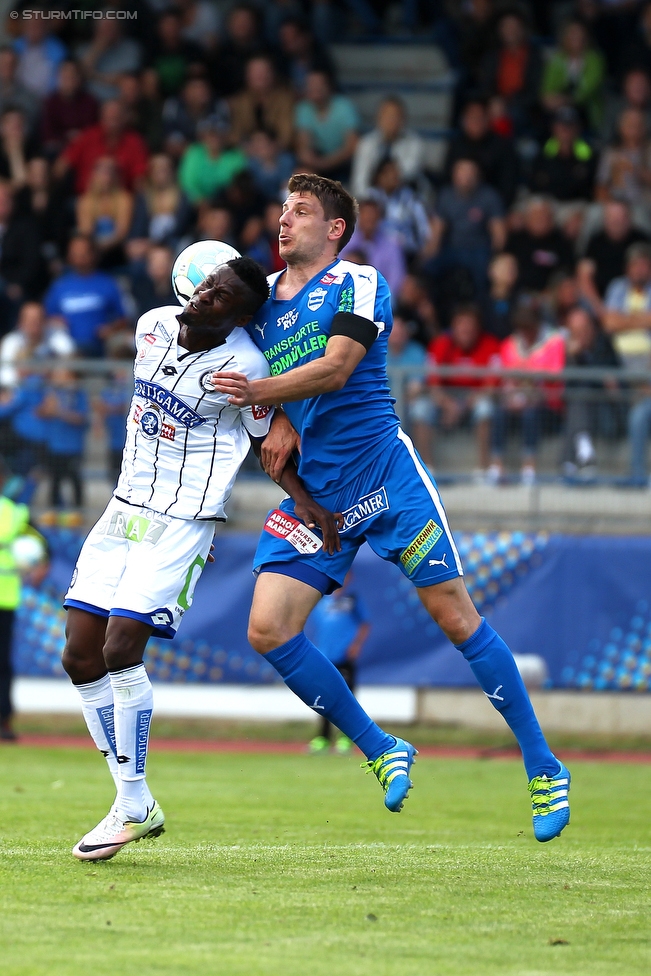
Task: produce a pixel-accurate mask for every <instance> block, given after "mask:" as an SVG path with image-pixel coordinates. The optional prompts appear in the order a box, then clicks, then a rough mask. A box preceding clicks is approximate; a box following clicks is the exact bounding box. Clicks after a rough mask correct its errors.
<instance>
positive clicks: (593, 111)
mask: <svg viewBox="0 0 651 976" xmlns="http://www.w3.org/2000/svg"><path fill="white" fill-rule="evenodd" d="M605 69H606V66H605V62H604V59H603V55H602V54H601V52H600V51H597V50H596V49H595V48H594V47H592V44H591V40H590V37H589V35H588V31H587V28H586V26H585V24H584V23H583V21H581V20H577V19H575V20H569V21H568V22H567V23H566V24H565V25H564V26H563V28H562V30H561V32H560V38H559V46H558V48H557V49H556V50H555V51H554V53H553V54H552V56H551V58H550V59H549V61H548V62H547V64H546V66H545V69H544V72H543V80H542V89H541V90H542V101H543V105H544V106H545V108H546V109H547V111H548V112H556V111H558V109H559V108H561V107H562V106H564V105H573V106H574V107H575V108H576V109H578V110H579V111H580V112H582V113H583V116H584V118H585V121H586V123H587V124H588V126H589V127H590V128H591V129H592V130H593V131H594V132H598V131H599V128H600V126H601V123H602V120H603V88H604V76H605Z"/></svg>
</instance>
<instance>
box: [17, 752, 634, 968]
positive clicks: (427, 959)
mask: <svg viewBox="0 0 651 976" xmlns="http://www.w3.org/2000/svg"><path fill="white" fill-rule="evenodd" d="M414 773H415V777H414V778H415V780H416V784H417V788H416V790H415V791H414V792H413V793H412V796H411V798H410V800H409V801H408V803H407V805H406V808H405V810H404V811H403V813H402V814H400V815H399V816H395V815H391V814H389V813H387V812H386V811H385V810H384V807H383V806H382V800H381V791H380V788H379V786H378V784H377V782H375V780H374V778H372V777H371V776H369V777H364V776H363V774H362V772H361V770H360V769H359V768H358V765H357V761H356V760H354V759H339V758H337V757H325V758H324V757H318V758H310V757H308V756H296V755H272V756H257V755H242V756H240V755H218V754H201V753H184V754H170V753H159V754H156V753H154V754H153V756H152V758H151V760H150V782H151V785H152V788H153V789H154V792H155V795H156V796H157V797H158V799H159V800H160V802H161V804H162V806H163V808H164V809H165V811H166V814H167V822H168V830H167V833H166V834H164V835H163V837H161V838H160V839H159V840H156V841H143V842H141V843H139V844H137V845H133V846H132V847H130V848H127V849H126V850H125V851H123V852H122V853H121V854H119V855H118V856H117V857H116V858H115V859H114V860H113V861H110V862H107V863H104V864H102V863H100V864H91V865H89V864H79V863H77V862H76V861H75V860H74V859H73V858H72V856H71V854H70V848H71V847H72V845H73V843H74V842H75V841H76V840H77V839H78V837H79V836H80V835H81V833H83V832H84V831H85V830H86V829H88V828H89V827H90V826H92V825H93V824H94V823H95V822H96V821H97V820H99V819H100V817H102V816H103V815H104V814H105V812H106V810H107V809H108V806H109V803H110V801H111V799H112V793H111V790H110V789H109V782H108V779H107V777H108V773H107V771H106V769H105V767H104V764H103V762H102V761H101V759H100V758H99V757H98V756H97V754H96V753H95V752H94V751H91V750H88V751H85V750H65V749H36V748H33V747H25V746H19V747H16V748H14V747H7V748H4V749H2V750H0V972H1V973H2V976H41V974H42V976H78V974H79V976H81V974H84V976H86V974H89V976H154V974H156V976H159V974H161V976H164V974H169V976H185V974H187V976H190V974H192V976H195V974H196V976H213V974H215V976H217V974H219V976H448V974H449V976H452V974H454V976H493V974H498V973H499V974H500V976H502V974H509V976H510V974H518V976H525V974H526V976H547V974H549V976H552V974H553V976H569V974H572V976H574V974H577V976H578V974H581V976H583V974H585V976H600V974H608V976H611V974H616V976H629V974H631V976H632V974H638V973H639V974H642V973H644V974H645V976H646V974H648V973H649V972H651V925H650V922H649V917H650V908H651V904H650V902H651V898H650V896H649V892H650V891H651V818H650V816H649V802H648V798H649V792H650V791H649V785H650V784H649V779H650V778H651V768H650V767H648V766H623V765H622V766H616V765H605V764H599V763H583V764H576V765H575V768H574V769H573V773H574V783H573V790H572V794H571V797H572V799H573V815H572V824H571V825H570V827H568V829H567V830H566V831H565V834H564V835H563V837H562V839H561V840H557V841H554V842H552V843H551V844H547V845H539V844H537V843H536V842H535V841H534V840H533V837H532V833H531V821H530V812H529V806H528V794H527V792H526V788H525V783H524V776H523V772H522V768H521V766H520V764H519V763H517V762H512V761H502V760H498V761H483V762H482V761H472V762H471V761H442V760H426V759H420V760H419V761H418V763H417V765H416V767H415V770H414ZM557 940H563V942H562V943H560V944H552V943H554V942H555V941H557ZM565 943H567V944H565Z"/></svg>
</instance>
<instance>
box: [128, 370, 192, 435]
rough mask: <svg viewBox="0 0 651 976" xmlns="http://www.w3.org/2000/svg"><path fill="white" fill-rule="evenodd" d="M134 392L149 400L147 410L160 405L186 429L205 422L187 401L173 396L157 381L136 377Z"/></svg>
mask: <svg viewBox="0 0 651 976" xmlns="http://www.w3.org/2000/svg"><path fill="white" fill-rule="evenodd" d="M134 393H135V395H136V396H138V397H142V398H143V400H148V401H150V402H149V403H148V405H147V408H146V409H147V410H150V409H152V408H154V407H160V408H161V410H164V411H165V413H166V414H168V416H170V417H171V418H172V420H174V421H176V423H179V424H182V425H183V426H184V427H187V429H188V430H193V429H194V428H195V427H200V426H201V424H205V422H206V418H205V417H202V416H201V414H200V413H197V411H196V410H193V409H192V407H189V406H188V405H187V403H185V402H184V401H183V400H181V399H180V398H179V397H177V396H175V394H174V393H172V392H171V391H170V390H166V389H165V387H163V386H159V385H158V383H150V382H149V381H148V380H141V379H137V380H136V383H135V387H134Z"/></svg>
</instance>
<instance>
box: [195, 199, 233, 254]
mask: <svg viewBox="0 0 651 976" xmlns="http://www.w3.org/2000/svg"><path fill="white" fill-rule="evenodd" d="M195 240H197V241H224V242H225V243H226V244H233V245H234V244H235V241H234V238H233V215H232V214H231V212H230V210H229V209H228V208H227V207H206V208H205V209H204V210H202V211H201V213H200V215H199V220H198V221H197V229H196V231H195Z"/></svg>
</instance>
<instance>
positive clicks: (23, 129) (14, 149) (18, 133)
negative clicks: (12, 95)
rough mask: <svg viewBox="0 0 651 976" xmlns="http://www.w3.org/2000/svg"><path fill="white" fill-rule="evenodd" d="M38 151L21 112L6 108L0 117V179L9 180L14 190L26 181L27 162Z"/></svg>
mask: <svg viewBox="0 0 651 976" xmlns="http://www.w3.org/2000/svg"><path fill="white" fill-rule="evenodd" d="M37 151H38V147H37V143H36V140H35V139H33V138H30V137H29V135H28V132H27V126H26V124H25V119H24V117H23V113H22V112H20V111H19V110H18V109H15V108H8V109H5V111H4V112H3V113H2V117H1V118H0V179H3V180H9V182H10V183H11V185H12V187H13V189H14V190H18V189H20V187H21V186H24V185H25V183H26V181H27V164H28V162H29V160H30V159H32V158H33V157H34V156H36V154H37Z"/></svg>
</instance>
